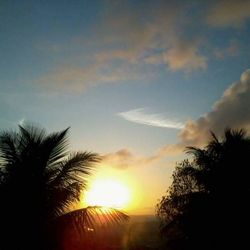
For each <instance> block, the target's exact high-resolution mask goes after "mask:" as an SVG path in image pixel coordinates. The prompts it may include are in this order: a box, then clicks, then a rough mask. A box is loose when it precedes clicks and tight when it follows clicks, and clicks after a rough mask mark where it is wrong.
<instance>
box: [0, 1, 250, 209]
mask: <svg viewBox="0 0 250 250" xmlns="http://www.w3.org/2000/svg"><path fill="white" fill-rule="evenodd" d="M249 45H250V0H238V1H235V0H225V1H223V0H221V1H198V0H197V1H194V0H193V1H191V0H190V1H189V0H187V1H176V0H175V1H167V0H165V1H157V0H154V1H153V0H152V1H146V0H145V1H135V0H134V1H132V0H131V1H115V0H107V1H106V0H102V1H94V0H91V1H80V0H71V1H66V0H60V1H42V0H41V1H28V0H24V1H20V0H19V1H18V0H16V1H14V0H13V1H11V0H5V1H1V3H0V97H1V98H0V111H1V116H0V128H1V129H9V128H12V129H16V128H17V125H18V124H23V123H25V122H33V123H35V124H38V125H40V126H42V127H45V128H46V129H47V130H48V132H52V131H58V130H61V129H64V128H66V127H69V126H70V127H71V129H70V135H69V136H70V141H71V146H70V149H71V150H88V151H93V152H98V153H100V154H101V155H102V156H103V162H102V164H100V166H98V169H97V170H96V172H95V174H94V176H93V177H92V178H93V179H98V178H99V179H102V178H104V179H105V178H110V179H115V180H117V179H118V180H119V181H120V182H122V183H123V184H124V185H125V186H127V187H128V188H129V190H130V192H131V201H130V204H129V205H128V206H127V210H128V212H129V213H134V214H150V213H151V214H152V213H154V209H155V205H156V203H157V200H158V199H160V198H161V196H162V195H164V193H165V191H166V189H167V187H168V186H169V184H170V180H171V179H170V176H171V174H172V171H173V169H174V166H175V163H176V162H178V161H180V160H182V159H183V158H184V157H185V155H184V154H183V150H184V148H185V146H202V145H204V143H206V141H207V138H209V131H210V130H212V131H214V132H215V133H216V134H217V135H220V134H221V132H222V131H223V129H224V128H225V127H228V126H230V127H233V128H246V129H250V47H249Z"/></svg>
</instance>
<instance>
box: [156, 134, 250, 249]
mask: <svg viewBox="0 0 250 250" xmlns="http://www.w3.org/2000/svg"><path fill="white" fill-rule="evenodd" d="M187 152H188V153H189V154H191V155H192V156H193V160H192V161H188V160H185V161H183V162H182V163H181V164H179V165H178V166H177V167H176V169H175V172H174V174H173V182H172V185H171V186H170V188H169V190H168V193H167V195H166V196H164V197H163V198H162V199H161V201H160V202H159V204H158V205H157V213H158V216H159V217H160V219H161V232H162V233H163V234H164V235H165V236H166V237H167V238H168V240H169V245H170V246H171V247H172V249H217V248H223V249H224V248H226V245H227V244H228V245H230V246H231V247H232V245H234V246H237V248H239V246H240V245H241V246H243V245H244V244H245V245H244V248H249V242H248V238H249V231H248V230H245V228H246V227H248V226H249V223H250V215H249V211H250V205H249V202H250V182H249V176H250V164H249V153H250V138H249V137H248V136H247V135H246V132H245V131H244V130H231V129H226V130H225V133H224V137H223V138H222V139H221V140H220V139H218V138H217V137H216V136H215V135H214V134H213V133H212V139H211V140H210V142H209V143H208V144H207V146H206V147H205V148H204V149H200V148H195V147H189V148H187ZM247 246H248V247H247Z"/></svg>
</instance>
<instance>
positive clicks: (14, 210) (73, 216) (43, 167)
mask: <svg viewBox="0 0 250 250" xmlns="http://www.w3.org/2000/svg"><path fill="white" fill-rule="evenodd" d="M67 134H68V129H66V130H63V131H61V132H57V133H52V134H49V135H46V133H45V131H44V130H43V129H39V128H37V127H34V126H19V131H18V132H15V131H8V132H1V134H0V198H1V206H0V216H1V217H0V218H1V235H0V237H1V238H0V244H2V246H0V248H1V249H4V250H5V249H6V250H7V249H54V248H55V245H53V244H52V242H55V238H56V237H60V235H62V234H60V232H62V231H63V230H62V229H65V227H71V229H72V230H74V231H75V232H77V233H79V234H84V233H86V232H87V231H88V230H89V229H90V228H91V229H93V228H94V227H95V220H96V219H97V218H100V217H105V218H106V220H105V222H106V223H110V222H111V223H112V222H120V221H123V220H126V219H127V216H126V215H125V214H124V213H122V212H119V211H118V210H115V209H108V210H103V209H102V208H100V207H87V208H82V209H78V210H75V211H74V210H72V208H73V205H74V204H75V203H76V202H79V200H80V195H81V193H82V191H83V190H85V189H86V187H87V186H86V184H87V178H88V177H89V176H90V174H91V173H92V171H93V169H94V166H95V164H96V163H98V162H99V161H100V157H99V156H98V155H97V154H95V153H90V152H76V153H69V152H68V150H67V148H68V137H67ZM17 246H18V247H17Z"/></svg>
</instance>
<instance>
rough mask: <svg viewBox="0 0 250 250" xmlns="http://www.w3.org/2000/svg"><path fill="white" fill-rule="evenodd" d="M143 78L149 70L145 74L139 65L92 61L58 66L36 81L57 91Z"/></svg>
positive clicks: (81, 88) (79, 89)
mask: <svg viewBox="0 0 250 250" xmlns="http://www.w3.org/2000/svg"><path fill="white" fill-rule="evenodd" d="M145 78H148V79H150V78H151V74H150V71H148V72H147V73H146V74H145V72H142V71H141V70H140V69H139V67H132V66H131V65H120V64H119V65H113V66H112V65H111V64H108V63H106V62H94V63H92V64H90V65H88V66H85V67H82V68H81V67H74V66H71V65H67V66H59V67H57V68H55V69H54V70H53V71H52V72H50V73H48V74H47V75H45V76H43V77H41V78H39V79H37V80H36V82H37V83H39V84H40V85H43V86H45V87H50V88H52V89H53V88H54V89H56V90H57V91H58V89H59V90H60V89H63V90H65V89H66V90H71V91H82V90H85V89H86V88H89V87H91V86H95V85H98V84H103V83H116V82H122V81H127V80H141V79H145Z"/></svg>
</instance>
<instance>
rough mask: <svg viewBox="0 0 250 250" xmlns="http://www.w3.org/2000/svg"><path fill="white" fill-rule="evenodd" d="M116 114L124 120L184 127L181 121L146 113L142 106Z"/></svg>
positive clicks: (157, 125)
mask: <svg viewBox="0 0 250 250" xmlns="http://www.w3.org/2000/svg"><path fill="white" fill-rule="evenodd" d="M118 115H119V116H120V117H122V118H124V119H125V120H128V121H131V122H135V123H139V124H144V125H148V126H154V127H161V128H173V129H182V128H183V127H184V125H183V124H182V123H181V122H178V121H175V120H171V119H166V118H165V117H164V116H163V115H162V114H148V113H146V112H145V109H143V108H140V109H133V110H129V111H126V112H121V113H119V114H118Z"/></svg>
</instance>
